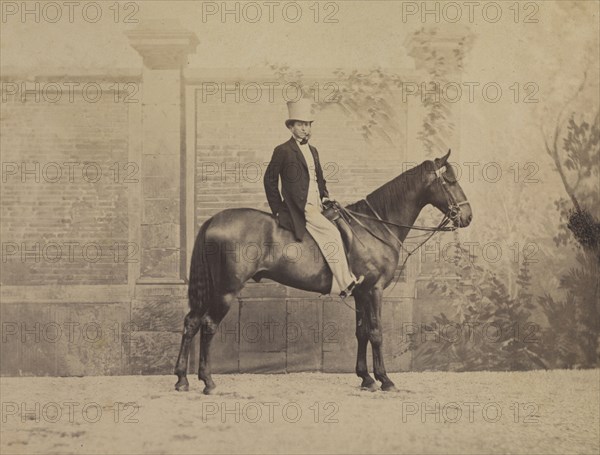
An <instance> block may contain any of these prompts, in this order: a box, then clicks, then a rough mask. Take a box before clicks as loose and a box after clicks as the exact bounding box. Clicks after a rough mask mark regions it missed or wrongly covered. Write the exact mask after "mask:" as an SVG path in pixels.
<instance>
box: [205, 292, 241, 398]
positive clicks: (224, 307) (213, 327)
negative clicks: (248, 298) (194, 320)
mask: <svg viewBox="0 0 600 455" xmlns="http://www.w3.org/2000/svg"><path fill="white" fill-rule="evenodd" d="M233 299H235V294H227V295H224V296H222V297H220V298H217V299H216V300H215V302H214V306H213V307H211V308H210V309H209V310H208V312H207V313H206V314H205V315H204V316H203V317H202V329H201V332H200V333H201V335H200V362H199V367H198V379H200V380H201V381H203V382H204V386H205V387H204V393H205V394H206V395H209V394H210V393H211V392H212V391H213V390H214V389H215V387H216V385H215V383H214V381H213V380H212V373H211V355H210V344H211V342H212V339H213V337H214V336H215V333H216V332H217V329H218V328H219V324H220V323H221V321H222V320H223V318H224V317H225V315H227V312H228V311H229V307H230V306H231V302H232V301H233Z"/></svg>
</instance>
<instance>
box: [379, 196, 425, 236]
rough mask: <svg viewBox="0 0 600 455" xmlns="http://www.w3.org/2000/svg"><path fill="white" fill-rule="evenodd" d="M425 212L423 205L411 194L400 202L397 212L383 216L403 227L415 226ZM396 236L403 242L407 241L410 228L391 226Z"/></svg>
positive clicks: (391, 211) (392, 211)
mask: <svg viewBox="0 0 600 455" xmlns="http://www.w3.org/2000/svg"><path fill="white" fill-rule="evenodd" d="M421 210H423V205H422V204H421V203H420V201H419V199H418V197H417V196H416V194H410V195H408V197H406V198H405V199H404V200H402V201H399V202H398V206H397V207H396V208H395V210H388V211H387V213H386V216H383V218H384V219H386V220H387V221H391V222H392V223H396V224H401V225H403V226H412V225H414V224H415V221H416V219H417V217H418V216H419V213H421ZM390 228H391V229H392V231H393V232H394V234H396V235H397V236H398V238H399V239H400V240H402V241H404V239H406V236H407V235H408V233H409V231H410V228H405V227H402V228H400V227H396V226H390Z"/></svg>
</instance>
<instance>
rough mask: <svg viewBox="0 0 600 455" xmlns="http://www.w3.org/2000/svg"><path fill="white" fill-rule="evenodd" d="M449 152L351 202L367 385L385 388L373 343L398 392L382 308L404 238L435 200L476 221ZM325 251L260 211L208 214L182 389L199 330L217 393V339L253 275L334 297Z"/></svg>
mask: <svg viewBox="0 0 600 455" xmlns="http://www.w3.org/2000/svg"><path fill="white" fill-rule="evenodd" d="M449 155H450V152H448V153H447V154H446V155H445V156H443V157H442V158H436V159H435V160H434V161H425V162H423V163H421V164H420V165H419V166H417V167H416V168H413V169H411V170H409V171H406V172H404V173H403V174H401V175H399V176H398V177H396V178H394V179H393V180H391V181H389V182H388V183H386V184H384V185H383V186H381V187H379V188H378V189H376V190H375V191H373V192H372V193H371V194H369V195H368V196H367V197H366V198H365V199H362V200H360V201H358V202H356V203H354V204H351V205H349V206H347V207H346V209H347V210H349V211H350V213H354V214H356V215H357V216H355V217H353V218H352V219H351V220H350V224H351V227H352V229H353V231H354V233H355V236H354V239H353V241H352V245H351V247H350V248H349V258H350V265H351V268H352V270H353V272H354V273H355V274H356V275H357V276H359V275H364V276H365V280H364V282H363V283H362V284H361V285H359V286H357V288H356V289H355V291H354V294H353V295H354V301H355V305H356V338H357V340H358V353H357V361H356V374H357V375H358V376H359V377H360V378H362V384H361V387H363V388H366V389H370V390H375V389H376V388H377V384H376V383H375V380H374V379H373V378H372V377H371V375H370V374H369V372H368V369H367V345H368V343H369V342H370V343H371V347H372V350H373V371H374V374H375V379H376V380H378V381H380V382H381V388H382V390H395V386H394V383H393V382H392V381H391V380H390V378H389V377H388V376H387V374H386V370H385V366H384V362H383V357H382V341H383V334H382V329H381V307H382V294H383V290H384V289H385V288H386V287H387V286H388V285H389V284H390V283H391V281H392V279H393V277H394V272H395V271H396V269H397V267H398V263H399V259H400V249H401V248H402V246H401V244H400V243H398V242H403V241H404V240H405V238H406V236H407V234H408V232H409V231H410V229H411V228H412V227H413V223H414V222H415V220H416V219H417V216H418V215H419V213H420V212H421V210H422V209H423V207H425V206H426V205H428V204H431V205H433V206H434V207H436V208H437V209H438V210H440V211H441V212H442V213H443V214H444V215H445V219H446V220H451V221H452V223H453V224H454V226H455V227H465V226H468V225H469V223H470V222H471V218H472V213H471V207H470V205H469V203H468V202H467V200H466V197H465V195H464V193H463V191H462V189H461V188H460V186H459V184H458V182H457V181H456V176H455V174H454V171H453V170H452V168H451V167H450V166H447V165H446V162H447V160H448V156H449ZM361 215H362V216H361ZM359 219H360V221H358V220H359ZM434 230H435V229H434ZM319 251H320V250H319V249H318V246H317V244H316V243H315V241H314V240H313V238H312V237H311V236H310V235H308V234H307V235H306V236H305V237H304V239H303V241H302V242H297V241H296V240H295V239H294V236H293V234H292V232H290V231H287V230H285V229H283V228H281V227H279V225H278V224H277V220H276V219H275V217H273V216H272V215H271V214H269V213H266V212H262V211H260V210H254V209H228V210H223V211H221V212H219V213H217V214H216V215H214V216H213V217H212V218H210V219H208V220H207V221H206V222H205V223H204V224H203V225H202V227H201V228H200V232H199V233H198V236H197V237H196V242H195V244H194V250H193V253H192V261H191V268H190V282H189V305H190V312H189V313H188V314H187V316H186V317H185V322H184V329H183V336H182V340H181V349H180V351H179V357H178V359H177V365H176V367H175V374H176V375H177V378H178V381H177V384H176V385H175V388H176V389H177V390H188V389H189V383H188V380H187V377H186V373H187V367H188V357H189V349H190V344H191V342H192V339H193V338H194V336H195V335H196V333H197V332H198V330H200V365H199V370H198V377H199V379H201V380H202V381H204V384H205V388H204V393H206V394H209V393H210V392H211V391H212V390H213V389H214V388H215V383H214V382H213V380H212V376H211V358H210V344H211V340H212V338H213V336H214V334H215V332H216V331H217V328H218V326H219V323H220V322H221V320H222V319H223V318H224V317H225V315H226V314H227V311H228V310H229V307H230V305H231V303H232V302H233V301H234V299H236V298H237V295H238V293H239V292H240V291H241V289H242V288H243V286H244V284H245V283H246V281H248V280H249V279H251V278H252V279H254V280H255V281H259V280H260V279H262V278H268V279H271V280H275V281H277V282H279V283H282V284H284V285H287V286H292V287H295V288H298V289H302V290H305V291H313V292H319V293H321V294H328V293H329V292H330V289H331V280H332V274H331V271H330V269H329V267H328V265H327V262H326V261H325V258H324V256H322V254H319V253H317V254H315V252H319ZM342 254H343V253H342Z"/></svg>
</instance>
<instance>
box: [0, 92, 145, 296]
mask: <svg viewBox="0 0 600 455" xmlns="http://www.w3.org/2000/svg"><path fill="white" fill-rule="evenodd" d="M127 115H128V105H127V104H124V103H119V102H115V100H114V98H113V96H112V94H109V93H108V92H105V93H104V96H103V97H102V98H101V99H100V100H99V101H97V102H94V103H92V102H87V101H85V100H84V99H83V98H82V97H81V96H77V97H75V99H74V102H70V101H69V98H68V97H67V96H66V95H64V94H63V96H61V97H60V100H59V101H58V102H56V103H51V102H47V101H45V100H44V98H41V99H39V100H37V101H36V99H35V95H34V94H31V95H28V96H27V97H26V98H25V99H24V100H23V99H22V98H21V95H20V94H19V95H16V96H7V98H6V102H3V103H2V114H1V119H0V120H1V122H2V130H3V134H2V139H1V143H0V145H1V148H2V195H1V196H0V202H1V205H2V211H1V217H2V247H3V250H2V260H3V264H2V278H1V283H2V284H3V285H28V286H35V285H41V284H44V285H50V284H123V283H126V282H127V263H126V262H125V260H126V258H127V252H126V248H127V240H128V234H127V231H128V212H127V210H128V209H127V205H128V196H127V187H128V186H129V185H131V183H125V182H124V180H125V177H126V175H127V174H129V172H127V170H126V169H125V166H127V162H128V158H127V156H128V117H127ZM66 163H71V164H66ZM115 163H118V164H117V165H115ZM116 166H118V167H119V171H120V173H117V168H116ZM134 170H135V169H134V168H133V167H132V168H130V169H129V171H134ZM137 178H139V175H138V176H137Z"/></svg>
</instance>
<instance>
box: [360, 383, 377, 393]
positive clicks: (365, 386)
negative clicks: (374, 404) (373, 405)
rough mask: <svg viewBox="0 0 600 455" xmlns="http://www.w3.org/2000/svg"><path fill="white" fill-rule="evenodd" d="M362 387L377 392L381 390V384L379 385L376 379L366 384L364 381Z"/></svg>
mask: <svg viewBox="0 0 600 455" xmlns="http://www.w3.org/2000/svg"><path fill="white" fill-rule="evenodd" d="M360 389H361V390H368V391H369V392H376V391H377V390H379V386H378V385H377V383H376V382H375V381H373V382H371V383H370V384H364V383H363V384H361V385H360Z"/></svg>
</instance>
